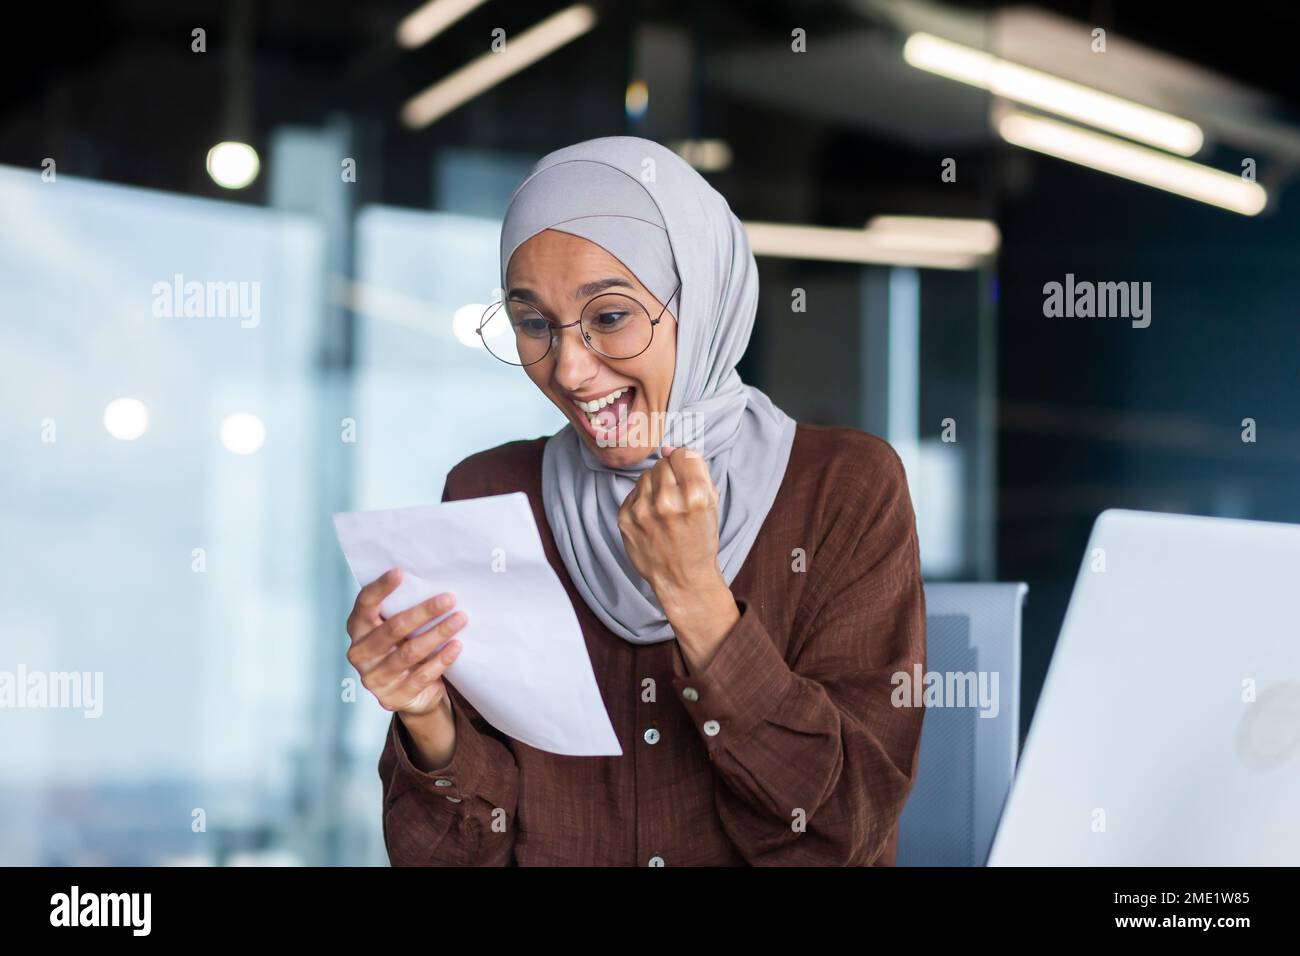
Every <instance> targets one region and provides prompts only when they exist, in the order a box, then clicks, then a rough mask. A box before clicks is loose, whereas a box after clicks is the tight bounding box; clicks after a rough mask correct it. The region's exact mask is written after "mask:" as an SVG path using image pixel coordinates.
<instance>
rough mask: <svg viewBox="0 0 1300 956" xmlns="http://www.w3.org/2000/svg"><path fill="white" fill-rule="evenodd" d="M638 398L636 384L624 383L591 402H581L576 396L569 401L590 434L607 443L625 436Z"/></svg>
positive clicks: (598, 440)
mask: <svg viewBox="0 0 1300 956" xmlns="http://www.w3.org/2000/svg"><path fill="white" fill-rule="evenodd" d="M636 399H637V389H636V386H635V385H622V386H619V387H618V388H616V389H614V390H613V391H612V392H610V393H609V394H607V395H603V396H601V397H600V398H597V399H595V400H593V401H590V402H579V401H578V400H577V399H575V398H570V399H569V401H571V402H572V403H573V407H574V408H575V409H577V412H578V418H579V419H580V420H581V421H582V424H583V425H584V426H585V427H586V429H587V432H588V434H590V435H591V436H592V437H593V438H595V439H596V441H597V442H600V443H603V444H605V443H614V442H617V441H619V440H620V439H621V438H622V437H623V433H625V432H626V429H627V422H628V418H629V417H630V416H631V414H632V409H633V407H634V406H635V405H636Z"/></svg>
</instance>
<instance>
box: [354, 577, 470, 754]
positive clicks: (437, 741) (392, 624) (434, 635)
mask: <svg viewBox="0 0 1300 956" xmlns="http://www.w3.org/2000/svg"><path fill="white" fill-rule="evenodd" d="M401 580H402V572H401V569H399V568H393V569H392V570H391V571H389V572H387V573H386V574H384V575H383V576H381V577H379V578H377V579H376V580H374V581H372V582H370V583H369V584H367V585H366V586H365V587H363V588H362V589H361V592H360V593H359V594H358V595H357V600H356V603H355V604H354V605H353V607H352V614H351V615H350V616H349V617H348V626H347V629H348V636H349V637H351V638H352V646H351V647H350V648H349V649H348V661H349V662H350V663H351V664H352V666H353V667H355V668H356V669H357V673H359V674H360V675H361V683H362V686H364V687H365V688H366V689H367V690H368V691H370V692H371V693H372V694H374V695H375V699H377V700H378V701H379V704H380V706H382V707H383V708H384V709H385V710H389V711H396V712H397V713H399V714H400V715H401V718H402V722H403V723H404V724H405V725H406V727H407V729H408V730H409V731H410V732H411V736H412V737H413V738H414V740H415V742H416V744H417V746H418V747H419V750H420V752H421V753H422V754H423V755H424V757H425V762H427V763H430V764H432V765H433V766H435V767H441V766H443V765H445V764H446V763H447V762H448V761H450V759H451V755H452V753H453V751H454V749H455V744H456V727H455V722H454V720H453V719H452V714H451V701H450V699H449V698H448V696H447V690H446V686H445V685H444V684H443V681H442V675H443V673H444V672H445V671H446V670H447V668H448V667H449V666H450V665H451V663H452V662H453V661H455V660H456V658H457V656H459V654H460V651H461V647H462V644H461V642H460V641H458V640H448V639H449V638H451V637H452V635H454V634H455V633H456V632H458V631H459V630H461V629H462V628H463V627H464V626H465V622H466V620H467V618H466V616H465V612H464V611H457V612H456V613H455V614H453V615H451V616H450V617H448V618H447V619H446V620H444V621H442V622H441V623H440V624H438V626H437V627H434V628H431V629H429V630H428V631H425V632H424V633H423V634H420V635H415V634H414V632H415V631H418V630H419V629H420V628H422V627H424V626H425V625H426V624H428V623H429V622H430V621H432V620H435V619H436V618H438V617H440V616H441V615H443V614H445V613H446V612H447V611H449V610H451V608H453V607H455V604H456V598H455V596H454V595H452V594H439V595H436V596H435V597H432V598H430V599H429V600H427V601H423V602H421V603H420V604H417V605H415V606H414V607H412V608H408V609H407V610H405V611H403V612H402V613H400V614H395V615H393V616H392V617H390V618H388V619H387V620H385V619H384V616H383V613H382V612H381V611H380V609H379V605H380V603H381V602H382V601H383V600H384V598H386V597H387V596H388V595H389V594H391V593H392V592H393V590H394V589H395V588H396V587H397V586H398V584H400V583H401ZM444 643H445V644H446V647H443V648H442V651H441V652H440V653H438V654H436V655H434V653H433V652H434V651H435V650H437V649H438V648H439V647H440V646H441V645H443V644H444Z"/></svg>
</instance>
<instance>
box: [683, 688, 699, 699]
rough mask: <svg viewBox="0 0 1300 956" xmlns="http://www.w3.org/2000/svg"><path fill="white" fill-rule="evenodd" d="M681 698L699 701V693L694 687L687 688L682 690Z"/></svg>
mask: <svg viewBox="0 0 1300 956" xmlns="http://www.w3.org/2000/svg"><path fill="white" fill-rule="evenodd" d="M682 696H683V697H685V698H686V699H687V700H699V699H700V692H699V691H698V690H696V689H695V688H694V687H687V688H684V689H683V690H682Z"/></svg>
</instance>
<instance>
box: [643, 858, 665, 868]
mask: <svg viewBox="0 0 1300 956" xmlns="http://www.w3.org/2000/svg"><path fill="white" fill-rule="evenodd" d="M663 865H664V858H663V857H662V856H652V857H650V862H648V863H647V864H646V866H663Z"/></svg>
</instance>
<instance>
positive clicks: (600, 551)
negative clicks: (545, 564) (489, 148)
mask: <svg viewBox="0 0 1300 956" xmlns="http://www.w3.org/2000/svg"><path fill="white" fill-rule="evenodd" d="M545 229H555V230H558V231H560V232H566V233H571V234H573V235H576V236H580V237H582V238H584V239H588V240H590V241H591V242H594V243H596V244H597V245H599V246H601V247H602V248H603V249H605V250H606V251H607V252H609V253H610V254H611V255H612V256H614V257H615V258H617V259H618V260H619V261H620V262H622V263H623V265H624V266H626V267H627V268H628V270H629V271H631V273H632V274H633V275H635V276H636V277H637V279H638V280H639V281H640V282H641V284H642V285H644V286H645V287H646V288H647V289H649V290H650V292H651V293H653V294H654V295H655V297H656V298H658V299H659V301H660V302H661V303H664V302H666V301H667V297H668V296H670V295H672V292H673V289H674V287H676V285H677V283H678V280H679V279H680V282H681V289H680V291H679V292H678V293H677V296H676V298H675V301H674V302H673V303H669V311H670V312H672V313H673V314H675V315H676V317H677V364H676V369H675V371H674V374H673V384H672V389H671V392H670V394H669V398H668V407H667V409H666V411H667V421H668V429H669V432H668V433H669V435H670V436H671V435H672V434H674V432H673V429H674V428H678V429H680V431H678V432H676V433H677V434H681V435H685V436H687V437H688V438H689V439H690V440H687V441H685V442H684V444H686V445H688V446H689V447H691V448H693V449H694V450H695V451H698V452H699V453H700V454H701V455H703V457H704V458H705V460H706V461H707V464H708V468H709V474H710V475H711V476H712V478H713V482H714V484H715V485H716V486H717V488H718V495H719V503H718V508H719V511H718V521H719V547H718V566H719V568H720V569H721V570H722V574H723V578H724V579H725V581H726V582H727V584H731V582H732V581H733V580H734V579H735V577H736V575H737V574H738V573H739V572H740V569H741V567H742V566H743V564H744V562H745V558H746V556H747V555H748V554H749V549H750V547H751V546H752V545H753V543H754V539H755V537H756V536H757V535H758V531H759V529H760V528H761V527H762V524H763V521H764V519H765V518H766V517H767V513H768V511H769V509H770V508H771V506H772V502H773V500H774V499H775V498H776V494H777V490H778V489H779V487H780V485H781V481H782V479H783V477H784V476H785V470H786V466H787V464H788V462H789V458H790V449H791V446H792V445H793V442H794V431H795V423H794V420H793V419H791V418H790V417H789V416H788V415H786V414H785V413H784V412H783V411H782V410H781V409H779V408H778V407H776V405H774V404H773V403H772V401H771V399H769V398H768V397H767V395H765V394H764V393H763V392H761V391H759V390H758V389H756V388H754V387H752V386H750V385H746V384H745V383H744V382H742V381H741V379H740V375H739V373H737V371H736V363H737V362H738V361H739V360H740V357H741V356H742V355H743V354H744V352H745V348H746V346H747V345H748V344H749V337H750V333H751V332H752V330H753V327H754V317H755V314H756V311H757V308H758V268H757V266H756V264H755V262H754V255H753V252H752V251H751V250H750V247H749V241H748V239H747V238H746V236H745V231H744V227H742V226H741V224H740V221H739V220H738V219H737V218H736V216H735V214H734V213H733V212H732V211H731V208H730V206H728V204H727V201H726V200H725V199H724V198H723V197H722V195H721V194H719V193H718V192H717V191H716V190H715V189H714V188H713V187H712V186H710V185H709V184H708V183H707V182H706V181H705V180H704V178H703V177H702V176H700V174H699V173H697V172H696V171H695V170H694V169H693V168H692V167H691V166H690V165H689V164H688V163H686V162H685V161H684V160H683V159H682V158H681V157H679V156H678V155H677V154H676V153H674V152H672V151H671V150H669V149H667V148H665V147H663V146H660V145H659V144H658V143H655V142H653V141H651V140H647V139H641V138H638V137H634V136H609V137H603V138H600V139H593V140H588V141H586V142H582V143H577V144H575V145H573V146H568V147H565V148H564V149H560V150H557V151H556V152H553V153H550V154H549V155H547V156H545V157H543V158H542V159H541V160H540V161H539V162H538V163H537V164H536V165H535V166H534V167H533V168H532V170H531V171H530V172H529V173H528V175H527V176H526V177H525V178H524V181H523V182H522V183H521V184H520V185H519V187H518V188H517V189H516V190H515V192H514V195H513V196H512V197H511V200H510V205H509V207H508V208H507V210H506V215H505V219H504V222H503V223H502V229H501V285H502V288H505V287H506V269H507V267H508V265H509V263H510V257H511V256H512V255H513V254H514V252H515V250H516V249H518V248H519V246H520V245H522V244H523V243H524V242H526V241H527V240H528V239H530V238H532V237H533V236H535V235H536V234H537V233H539V232H542V231H543V230H545ZM610 364H611V365H612V366H613V367H617V364H618V363H617V362H612V361H611V363H610ZM667 440H669V439H667V438H666V439H665V441H667ZM660 458H661V455H660V452H659V450H658V449H656V450H655V451H653V452H652V453H651V454H650V455H649V456H648V457H646V458H645V459H643V460H642V461H640V462H638V463H636V464H635V465H632V466H630V467H628V468H609V467H607V466H605V465H604V464H602V463H601V462H600V460H599V459H598V458H597V457H596V455H595V453H594V452H593V451H592V450H591V449H590V448H589V447H588V445H587V444H586V442H585V441H584V440H583V438H582V437H581V436H580V435H579V434H578V432H577V431H576V430H575V429H574V427H573V426H572V425H566V426H565V427H564V428H563V429H561V430H560V431H559V432H557V433H556V434H555V435H554V436H552V437H551V438H550V439H549V440H548V441H547V443H546V446H545V450H544V452H543V457H542V497H543V504H544V507H545V510H546V517H547V520H548V521H549V523H550V525H551V531H552V533H553V535H554V537H555V543H556V545H557V546H558V548H559V552H560V556H561V558H562V560H563V561H564V564H565V567H566V568H567V570H568V572H569V575H570V577H571V578H572V579H573V583H574V586H575V587H576V588H577V589H578V591H579V592H580V593H581V594H582V596H583V599H584V600H585V601H586V602H587V605H588V606H589V607H590V608H591V609H592V611H593V612H595V614H596V615H597V616H598V617H599V618H600V619H601V620H602V621H603V622H604V623H605V625H606V626H607V627H609V629H610V630H611V631H613V632H614V633H615V634H618V635H619V636H621V637H622V638H624V639H625V640H628V641H632V642H634V643H638V644H653V643H656V642H659V641H666V640H671V639H672V638H673V636H674V635H673V631H672V627H671V625H670V624H669V622H668V620H667V619H666V617H665V615H664V613H663V609H662V608H661V606H660V604H659V601H658V599H657V597H656V596H655V593H654V589H653V588H651V586H650V584H649V583H648V582H647V581H646V580H645V579H644V578H642V577H641V575H640V573H639V572H638V571H637V570H636V568H635V567H634V566H633V564H632V562H631V561H630V559H629V558H628V556H627V552H626V550H625V549H624V546H623V536H622V533H621V532H620V531H619V528H618V513H619V508H620V507H621V506H622V504H623V501H624V499H625V498H626V497H627V496H628V494H629V493H630V492H631V491H632V489H633V487H635V485H636V482H637V479H639V478H640V477H641V475H642V474H643V473H644V472H645V471H646V470H647V469H649V468H652V467H654V465H655V464H656V463H657V462H658V461H659V460H660Z"/></svg>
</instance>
